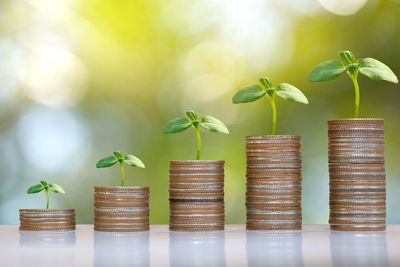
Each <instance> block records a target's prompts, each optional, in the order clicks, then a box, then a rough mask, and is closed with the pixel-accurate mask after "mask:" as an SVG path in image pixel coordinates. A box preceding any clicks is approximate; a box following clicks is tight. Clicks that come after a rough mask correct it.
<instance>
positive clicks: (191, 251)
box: [169, 231, 225, 267]
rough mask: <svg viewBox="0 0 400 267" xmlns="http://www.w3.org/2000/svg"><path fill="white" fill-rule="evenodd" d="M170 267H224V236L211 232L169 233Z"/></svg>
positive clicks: (220, 232) (217, 232)
mask: <svg viewBox="0 0 400 267" xmlns="http://www.w3.org/2000/svg"><path fill="white" fill-rule="evenodd" d="M169 258H170V263H171V266H184V267H187V266H192V267H195V266H207V267H212V266H225V234H224V232H223V231H212V232H173V231H172V232H170V233H169Z"/></svg>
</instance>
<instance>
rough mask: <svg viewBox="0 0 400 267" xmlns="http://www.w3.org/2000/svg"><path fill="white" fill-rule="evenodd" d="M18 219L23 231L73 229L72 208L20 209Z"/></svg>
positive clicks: (73, 211) (73, 213)
mask: <svg viewBox="0 0 400 267" xmlns="http://www.w3.org/2000/svg"><path fill="white" fill-rule="evenodd" d="M19 220H20V222H21V225H20V227H19V229H20V230H24V231H70V230H75V210H74V209H49V210H47V209H20V210H19Z"/></svg>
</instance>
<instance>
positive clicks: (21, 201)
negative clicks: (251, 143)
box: [0, 0, 400, 224]
mask: <svg viewBox="0 0 400 267" xmlns="http://www.w3.org/2000/svg"><path fill="white" fill-rule="evenodd" d="M399 48H400V1H399V0H396V1H395V0H385V1H377V0H375V1H366V0H351V1H349V0H346V1H345V0H319V1H316V0H292V1H290V0H270V1H266V0H257V1H240V0H230V1H221V0H218V1H217V0H214V1H212V0H204V1H181V0H152V1H146V0H134V1H132V0H117V1H108V0H85V1H83V0H82V1H78V0H72V1H68V0H58V1H53V0H1V1H0V184H1V186H0V223H3V224H9V223H13V224H16V223H18V209H19V208H42V207H44V205H45V195H44V194H43V195H26V194H25V191H26V189H27V188H28V187H29V186H30V185H33V184H35V183H37V182H38V181H40V180H41V179H42V178H43V177H46V178H47V179H48V181H49V182H54V183H58V184H60V185H61V186H62V187H63V188H64V189H65V190H66V191H67V194H66V195H54V194H53V195H51V203H50V206H51V208H76V209H77V222H78V223H92V222H93V186H94V185H118V184H119V183H120V169H119V168H118V167H113V168H109V169H96V168H95V164H96V161H97V160H98V159H100V158H102V157H104V156H107V155H110V154H111V153H112V151H114V150H117V149H118V150H120V151H121V152H122V153H132V154H134V155H137V156H138V157H140V158H141V159H142V160H143V162H144V163H145V164H146V169H137V168H136V169H134V168H126V175H127V178H126V183H127V184H128V185H148V186H150V190H151V198H150V201H151V203H150V209H151V223H158V224H160V223H168V214H169V212H168V165H169V160H174V159H193V158H194V157H195V153H196V137H195V135H194V132H193V131H186V132H184V133H180V134H176V135H163V134H162V132H161V128H162V126H163V125H164V123H166V122H167V121H168V120H170V119H172V118H175V117H177V116H180V115H182V114H183V113H184V112H185V111H186V110H188V109H194V110H196V111H197V112H198V113H199V114H203V115H208V114H209V115H213V116H215V117H217V118H219V119H221V120H222V121H223V122H225V123H226V125H227V126H228V127H229V129H230V132H231V134H230V135H228V136H226V135H220V134H211V133H206V132H203V134H202V136H203V151H202V157H203V159H223V160H225V161H226V172H225V174H226V182H225V196H226V198H225V201H226V222H227V223H244V222H245V205H244V203H245V136H247V135H262V134H268V133H269V131H270V122H271V118H270V117H271V110H270V106H269V103H268V102H267V101H266V100H261V101H257V102H255V103H250V104H243V105H234V104H232V103H231V98H232V95H233V94H234V92H236V91H237V90H238V89H239V88H241V87H243V86H246V85H251V84H253V83H255V82H256V81H257V79H258V78H259V77H261V76H265V75H267V76H269V77H271V78H272V80H273V81H274V82H276V83H279V82H288V83H291V84H293V85H296V86H297V87H298V88H300V89H302V90H303V92H304V93H305V95H306V96H307V97H308V99H309V101H310V104H309V105H302V104H296V103H288V102H285V101H284V100H278V102H277V108H278V125H277V133H278V134H299V135H302V151H303V194H302V196H303V218H304V220H303V221H304V223H327V221H328V211H329V208H328V163H327V161H328V159H327V150H328V138H327V126H326V125H327V120H328V119H335V118H346V117H350V116H352V113H353V101H354V89H353V86H352V83H351V81H350V79H349V78H348V77H345V76H343V77H340V78H339V79H337V80H334V81H331V82H325V83H318V84H309V83H308V82H307V81H306V75H307V73H308V71H309V70H310V69H311V68H312V67H313V66H315V65H316V64H318V63H320V62H322V61H325V60H328V59H332V58H336V57H337V51H339V50H343V49H349V50H352V51H353V52H354V53H355V55H356V57H358V58H363V57H373V58H376V59H378V60H381V61H383V62H385V63H386V64H387V65H389V66H390V67H391V68H392V70H393V71H394V72H395V73H396V74H397V75H398V76H400V64H399V62H400V49H399ZM359 83H360V87H361V106H360V116H361V117H378V118H384V119H385V131H386V133H385V136H386V167H387V184H388V186H387V199H388V202H387V203H388V222H389V223H400V194H399V193H398V192H399V190H400V180H399V178H398V176H399V175H400V164H398V160H399V159H400V138H399V132H400V119H399V116H400V104H399V100H400V88H399V85H394V84H390V83H387V82H376V81H372V80H369V79H368V78H366V77H365V76H362V75H360V76H359Z"/></svg>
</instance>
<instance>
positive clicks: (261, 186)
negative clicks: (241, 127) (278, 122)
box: [246, 135, 302, 230]
mask: <svg viewBox="0 0 400 267" xmlns="http://www.w3.org/2000/svg"><path fill="white" fill-rule="evenodd" d="M300 139H301V137H300V136H295V135H266V136H248V137H247V138H246V158H247V173H246V176H247V191H246V214H247V222H246V228H247V230H300V229H301V222H302V215H301V180H302V179H301V151H300Z"/></svg>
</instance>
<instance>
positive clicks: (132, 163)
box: [124, 155, 145, 168]
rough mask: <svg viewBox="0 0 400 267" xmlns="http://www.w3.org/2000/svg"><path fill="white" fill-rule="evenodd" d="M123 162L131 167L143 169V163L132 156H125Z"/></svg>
mask: <svg viewBox="0 0 400 267" xmlns="http://www.w3.org/2000/svg"><path fill="white" fill-rule="evenodd" d="M124 162H125V163H126V164H128V165H130V166H132V167H139V168H144V167H145V166H144V164H143V162H142V161H141V160H140V159H139V158H137V157H135V156H133V155H126V156H125V159H124Z"/></svg>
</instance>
